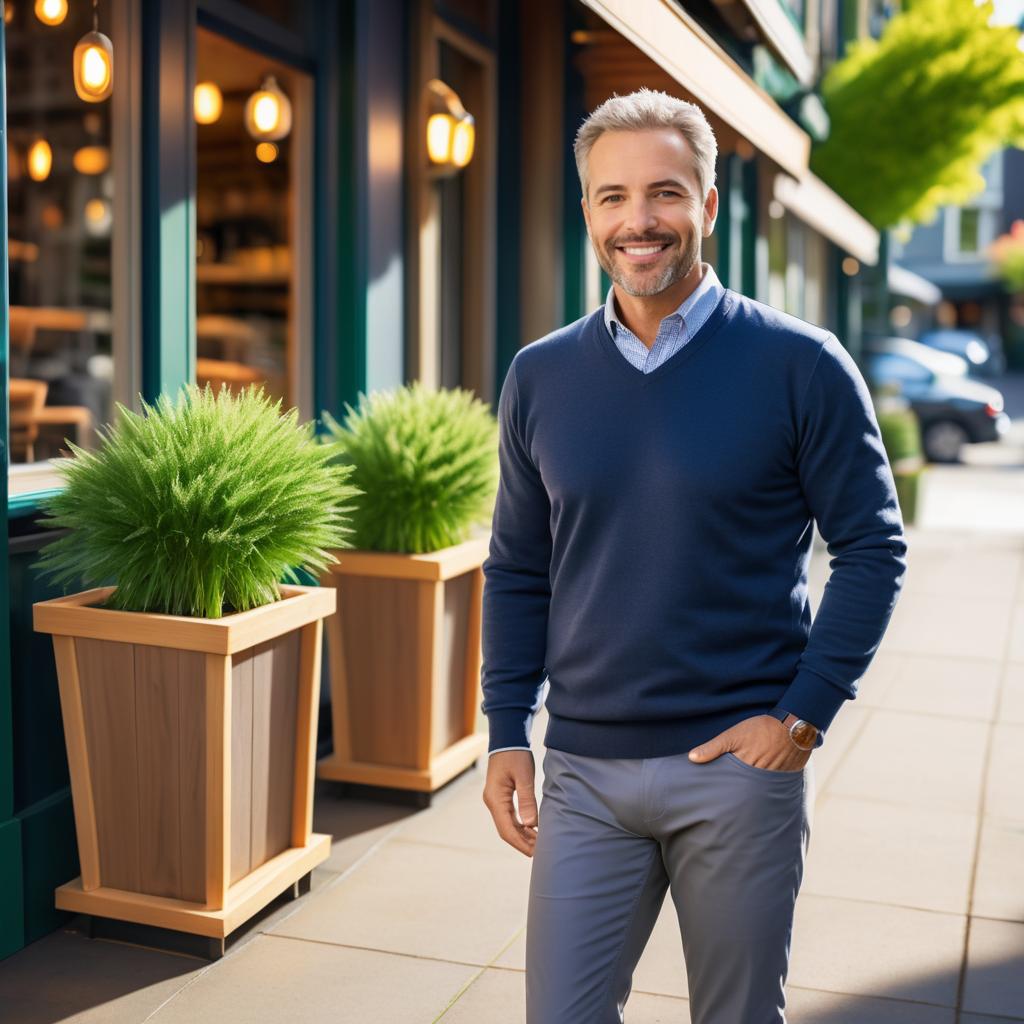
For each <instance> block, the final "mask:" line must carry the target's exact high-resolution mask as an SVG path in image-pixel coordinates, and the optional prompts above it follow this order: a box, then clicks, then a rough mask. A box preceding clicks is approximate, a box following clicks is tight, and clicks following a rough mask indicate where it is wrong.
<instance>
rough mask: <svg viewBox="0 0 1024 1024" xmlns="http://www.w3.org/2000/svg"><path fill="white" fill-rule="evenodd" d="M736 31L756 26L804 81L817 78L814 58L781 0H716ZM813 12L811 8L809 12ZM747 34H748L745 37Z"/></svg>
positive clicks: (807, 82) (720, 10)
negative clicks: (812, 58)
mask: <svg viewBox="0 0 1024 1024" xmlns="http://www.w3.org/2000/svg"><path fill="white" fill-rule="evenodd" d="M713 2H714V5H715V7H717V8H718V11H719V13H720V14H721V15H722V17H723V18H724V19H725V23H726V24H727V25H729V27H730V28H732V29H733V31H735V32H737V33H738V34H740V35H741V37H744V36H743V33H744V32H745V31H747V30H749V29H751V28H752V29H753V30H754V31H755V32H757V33H758V35H760V37H761V38H762V39H763V40H764V42H765V44H766V45H767V46H768V48H769V49H770V50H771V51H772V53H774V54H775V56H776V57H777V58H778V59H779V60H780V61H782V63H783V64H785V65H786V67H787V68H788V69H789V71H790V72H791V73H792V75H793V76H794V77H795V78H796V80H797V81H798V82H799V83H800V84H801V85H811V84H812V83H813V82H814V62H813V61H812V60H811V57H810V54H808V52H807V45H806V43H805V42H804V37H803V35H802V34H801V32H800V30H799V29H798V28H797V27H796V25H795V24H794V23H793V20H792V19H791V18H790V17H789V15H788V14H787V13H786V11H785V9H784V8H783V6H782V3H781V2H780V0H713ZM808 13H810V12H808ZM744 38H746V37H744Z"/></svg>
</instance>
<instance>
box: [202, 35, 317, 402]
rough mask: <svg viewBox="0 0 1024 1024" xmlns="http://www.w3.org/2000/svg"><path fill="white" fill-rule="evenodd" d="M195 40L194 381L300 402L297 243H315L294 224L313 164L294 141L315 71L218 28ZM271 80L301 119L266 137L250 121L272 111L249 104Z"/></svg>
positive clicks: (302, 120)
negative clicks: (249, 108) (260, 388)
mask: <svg viewBox="0 0 1024 1024" xmlns="http://www.w3.org/2000/svg"><path fill="white" fill-rule="evenodd" d="M197 38H198V45H197V65H196V66H197V82H198V83H200V87H199V90H198V91H197V94H196V95H197V99H196V119H197V121H199V123H198V124H197V126H196V138H197V146H198V155H197V191H196V233H197V238H196V261H197V263H196V344H197V363H196V380H197V382H198V383H199V384H201V385H202V384H205V383H207V382H208V383H210V384H211V386H213V387H214V388H218V387H220V385H221V384H222V383H223V384H227V385H228V386H229V387H231V388H232V389H233V390H237V389H238V388H240V387H243V386H245V385H246V384H248V383H263V384H264V386H265V387H266V390H267V391H268V393H270V394H271V395H273V396H274V397H276V398H281V399H282V400H283V401H284V403H285V405H286V406H289V405H295V404H300V396H299V395H298V382H297V380H296V367H297V366H298V353H297V350H296V348H297V344H298V336H299V328H298V325H299V322H300V317H301V313H302V308H303V301H304V300H303V299H302V296H301V295H300V294H299V293H298V290H297V283H298V281H299V274H298V265H297V262H296V261H297V257H299V256H302V254H301V253H299V252H298V251H297V248H296V246H297V239H299V240H301V244H302V246H304V247H305V248H306V249H308V248H309V246H310V245H311V239H310V237H309V232H308V231H302V232H299V231H298V230H297V224H298V210H299V206H298V203H297V200H298V192H299V189H300V187H301V188H306V187H308V186H307V185H305V184H304V183H305V182H306V181H307V180H308V174H307V175H303V174H302V173H301V170H302V168H303V167H305V168H306V171H307V172H308V168H309V165H310V161H309V160H308V159H307V160H305V161H303V160H302V159H301V158H300V156H299V154H298V153H297V147H299V146H301V144H302V143H301V139H302V138H303V137H304V136H303V130H304V126H305V125H306V124H308V123H309V117H308V114H309V111H308V110H306V109H304V107H305V104H306V102H307V100H306V97H308V96H309V94H310V93H309V90H308V89H307V88H306V86H307V85H308V79H307V77H306V76H305V75H303V74H302V73H300V72H297V71H295V70H294V69H291V68H289V67H287V66H285V65H283V64H279V63H277V62H275V61H271V60H268V59H267V58H265V57H264V56H262V55H261V54H259V53H257V52H256V51H254V50H251V49H249V48H247V47H244V46H240V45H238V44H236V43H234V42H231V41H229V40H227V39H225V38H223V37H222V36H219V35H216V34H215V33H213V32H209V31H206V30H204V29H199V30H198V36H197ZM271 79H272V81H268V80H271ZM267 84H270V85H271V91H273V88H277V89H278V90H279V92H280V94H283V96H284V97H285V99H286V101H287V104H288V105H289V106H290V109H291V120H292V124H291V128H290V130H289V131H288V132H287V134H284V135H283V136H282V137H281V138H278V139H276V140H274V141H272V142H271V141H266V140H264V141H262V142H261V141H259V140H258V139H257V138H256V137H254V135H253V133H252V131H251V130H250V128H251V127H252V126H253V122H252V117H257V119H258V118H259V117H263V116H264V115H266V116H267V117H272V115H273V113H274V111H273V110H271V109H270V108H269V107H268V108H265V109H263V112H262V113H260V112H259V108H258V109H257V112H256V113H255V114H252V113H251V114H250V119H249V120H248V121H247V115H246V112H245V110H246V104H247V102H248V100H249V99H250V97H251V96H252V95H253V94H254V93H255V92H257V91H258V90H261V89H262V88H263V87H264V86H265V85H267ZM211 87H215V89H216V92H215V93H214V92H213V91H212V88H211ZM204 90H206V91H207V93H208V94H207V95H204ZM217 97H219V100H218V99H217ZM277 102H278V103H280V102H281V101H280V99H278V100H277ZM280 116H282V117H285V116H286V115H283V114H282V115H280ZM303 252H305V249H304V250H303ZM303 333H305V332H303Z"/></svg>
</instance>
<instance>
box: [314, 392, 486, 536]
mask: <svg viewBox="0 0 1024 1024" xmlns="http://www.w3.org/2000/svg"><path fill="white" fill-rule="evenodd" d="M345 408H346V410H347V413H348V415H347V417H346V419H345V424H344V426H341V425H340V424H338V423H337V422H336V421H335V420H334V419H333V418H332V417H331V416H330V414H329V413H324V416H323V419H324V422H325V423H326V424H327V427H328V429H329V430H330V439H331V441H333V443H330V447H331V448H332V449H334V450H336V451H337V452H338V453H339V455H338V458H339V461H341V462H342V463H343V464H345V465H349V466H351V467H352V468H353V475H352V481H353V483H354V484H355V485H356V486H357V487H358V488H359V489H360V490H361V491H362V492H363V493H362V496H361V497H360V498H359V500H358V501H357V503H356V507H355V509H354V511H353V513H352V527H353V538H352V539H353V544H354V546H355V547H357V548H360V549H362V550H366V551H397V552H406V553H423V552H428V551H438V550H440V549H441V548H445V547H449V546H450V545H452V544H458V543H461V542H462V541H464V540H465V539H466V538H467V536H468V531H469V528H470V527H471V526H472V525H473V524H474V523H476V522H478V521H481V520H483V519H485V518H486V517H489V516H490V514H491V513H492V511H493V508H494V498H495V495H496V493H497V488H498V424H497V420H496V419H495V418H494V415H493V414H492V413H491V410H490V408H489V406H488V405H487V404H486V403H484V402H482V401H481V400H480V399H478V398H477V397H476V396H475V395H474V394H473V393H472V392H471V391H468V390H466V389H463V388H452V389H439V390H430V389H427V388H425V387H423V386H422V383H421V382H420V381H418V380H417V381H413V382H412V383H411V384H408V385H405V386H404V387H401V388H395V389H392V390H389V391H373V392H371V393H370V395H369V396H367V395H365V394H362V393H361V394H360V395H359V408H358V409H353V408H352V406H351V405H349V404H348V403H346V404H345Z"/></svg>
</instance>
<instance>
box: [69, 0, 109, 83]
mask: <svg viewBox="0 0 1024 1024" xmlns="http://www.w3.org/2000/svg"><path fill="white" fill-rule="evenodd" d="M96 3H97V0H92V31H91V32H86V33H85V35H84V36H82V38H81V39H79V40H78V42H77V43H76V44H75V56H74V71H75V92H76V93H78V97H79V99H83V100H85V102H86V103H102V102H103V100H105V99H106V98H107V97H108V96H109V95H110V94H111V92H112V91H113V88H114V45H113V43H111V41H110V39H109V38H108V37H107V36H105V35H104V34H103V33H102V32H101V31H100V30H99V13H98V11H97V10H96Z"/></svg>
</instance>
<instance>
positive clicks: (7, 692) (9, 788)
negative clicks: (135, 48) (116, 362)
mask: <svg viewBox="0 0 1024 1024" xmlns="http://www.w3.org/2000/svg"><path fill="white" fill-rule="evenodd" d="M2 7H3V4H2V3H0V8H2ZM6 55H7V42H6V39H5V38H4V26H3V18H2V17H0V239H3V245H0V386H2V387H3V393H4V398H3V402H0V443H2V449H3V466H2V467H0V468H2V470H3V508H4V516H5V522H4V534H5V535H6V533H7V529H6V525H7V524H6V516H7V514H8V513H7V501H8V488H7V474H8V472H9V470H10V436H9V433H8V423H7V418H8V417H7V407H8V394H9V385H8V380H7V352H8V344H9V338H8V325H9V320H10V312H9V309H8V306H9V297H8V294H7V56H6ZM9 580H10V576H9V570H8V565H7V559H6V558H4V559H3V570H2V572H0V822H5V821H7V820H8V819H9V818H10V817H11V816H12V815H13V813H14V763H13V760H12V754H11V750H12V746H13V737H12V732H11V728H12V727H11V662H10V650H11V643H10V623H9V618H8V602H9V598H8V591H9V586H10V582H9ZM9 884H14V880H13V879H12V878H10V877H8V876H6V875H5V874H4V873H3V872H2V871H0V889H3V888H4V887H5V886H7V885H9ZM2 941H3V940H2V938H0V942H2Z"/></svg>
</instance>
